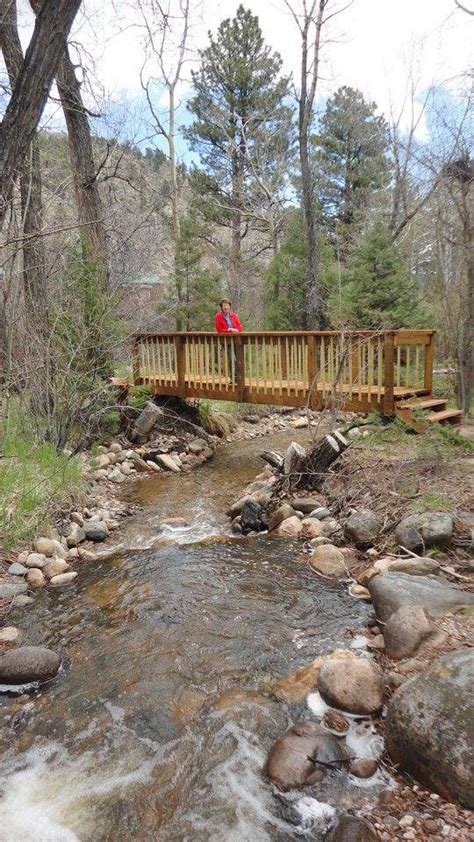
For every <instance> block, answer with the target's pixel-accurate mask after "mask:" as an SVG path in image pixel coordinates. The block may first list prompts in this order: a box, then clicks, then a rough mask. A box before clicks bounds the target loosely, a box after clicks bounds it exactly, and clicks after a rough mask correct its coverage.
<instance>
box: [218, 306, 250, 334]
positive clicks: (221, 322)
mask: <svg viewBox="0 0 474 842" xmlns="http://www.w3.org/2000/svg"><path fill="white" fill-rule="evenodd" d="M229 316H230V320H231V322H232V325H233V326H234V327H236V328H237V330H238V331H239V333H240V331H241V330H243V328H242V325H241V323H240V319H239V317H238V315H237V313H232V311H231V312H230V313H229ZM214 326H215V328H216V330H217V333H230V328H229V326H228V324H227V321H226V318H225V316H224V313H223V312H222V310H219V312H218V313H216V318H215V319H214Z"/></svg>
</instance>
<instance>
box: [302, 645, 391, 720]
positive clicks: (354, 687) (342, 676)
mask: <svg viewBox="0 0 474 842" xmlns="http://www.w3.org/2000/svg"><path fill="white" fill-rule="evenodd" d="M318 690H319V692H320V693H321V696H322V697H323V699H324V701H325V702H327V703H328V704H329V705H332V707H336V708H340V709H341V710H346V711H348V712H349V713H359V714H367V715H370V714H372V713H377V711H379V710H381V708H382V703H383V673H382V670H381V669H380V667H379V666H378V664H376V663H375V662H374V661H369V660H367V659H366V658H341V659H337V660H336V659H328V660H326V661H325V662H324V663H323V665H322V667H321V669H320V670H319V676H318Z"/></svg>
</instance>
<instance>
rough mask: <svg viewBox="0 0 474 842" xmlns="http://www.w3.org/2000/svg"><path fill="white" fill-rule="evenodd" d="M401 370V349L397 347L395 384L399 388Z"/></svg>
mask: <svg viewBox="0 0 474 842" xmlns="http://www.w3.org/2000/svg"><path fill="white" fill-rule="evenodd" d="M401 368H402V349H401V346H400V345H398V346H397V376H396V384H397V386H400V377H401Z"/></svg>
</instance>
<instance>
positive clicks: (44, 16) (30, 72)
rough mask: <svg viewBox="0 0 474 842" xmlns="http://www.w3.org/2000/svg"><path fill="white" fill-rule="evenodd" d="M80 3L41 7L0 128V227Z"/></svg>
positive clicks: (67, 0)
mask: <svg viewBox="0 0 474 842" xmlns="http://www.w3.org/2000/svg"><path fill="white" fill-rule="evenodd" d="M80 5H81V0H55V2H54V3H44V4H43V5H42V7H41V10H40V13H39V14H38V17H37V19H36V23H35V28H34V31H33V35H32V37H31V41H30V43H29V45H28V48H27V50H26V54H25V58H24V61H23V64H22V66H21V70H20V73H19V74H18V78H17V81H16V84H15V86H14V88H13V91H12V95H11V98H10V101H9V103H8V105H7V107H6V110H5V115H4V118H3V120H2V123H1V124H0V227H1V226H2V225H3V221H4V218H5V213H6V210H7V206H8V203H9V200H10V197H11V195H12V192H13V182H14V178H15V176H16V174H17V172H18V168H19V167H21V165H22V162H23V159H24V156H25V155H26V152H27V150H28V149H29V146H30V143H31V139H32V136H33V133H34V131H35V129H36V127H37V125H38V122H39V120H40V117H41V114H42V113H43V108H44V106H45V103H46V100H47V98H48V94H49V90H50V87H51V84H52V81H53V78H54V74H55V72H56V69H57V66H58V62H59V58H60V56H61V51H62V49H63V44H64V39H65V38H67V36H68V33H69V30H70V28H71V26H72V23H73V20H74V18H75V16H76V13H77V11H78V9H79V6H80Z"/></svg>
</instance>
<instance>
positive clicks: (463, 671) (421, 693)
mask: <svg viewBox="0 0 474 842" xmlns="http://www.w3.org/2000/svg"><path fill="white" fill-rule="evenodd" d="M473 675H474V649H472V648H471V649H461V650H459V651H457V652H450V654H449V655H445V656H444V657H443V658H439V659H438V660H436V661H434V662H433V663H432V664H431V666H430V667H429V669H427V670H426V671H425V672H422V673H420V674H419V675H417V676H415V677H414V678H411V679H408V681H406V682H405V683H404V684H403V685H402V686H401V687H400V688H399V689H398V690H397V691H396V692H395V693H394V695H393V696H392V698H391V700H390V702H389V704H388V710H387V720H386V728H385V744H386V747H387V749H388V751H389V754H390V756H391V757H392V759H393V760H394V761H395V763H399V764H401V766H402V768H403V769H406V770H407V771H408V772H409V773H410V774H411V775H413V776H414V777H415V778H416V779H417V780H419V781H420V782H421V783H422V784H423V785H424V786H427V787H429V788H430V789H432V790H435V792H438V793H439V794H440V795H442V796H443V797H444V798H448V799H451V798H455V799H457V800H458V801H460V802H461V804H463V805H464V806H465V807H468V808H469V809H471V810H472V809H474V753H473V750H472V746H473V745H474V694H473V693H472V683H473Z"/></svg>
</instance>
